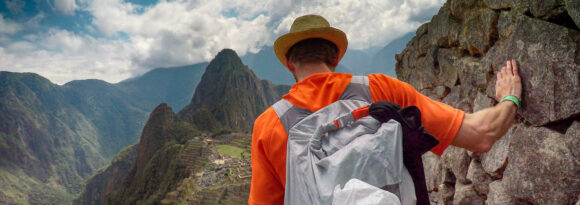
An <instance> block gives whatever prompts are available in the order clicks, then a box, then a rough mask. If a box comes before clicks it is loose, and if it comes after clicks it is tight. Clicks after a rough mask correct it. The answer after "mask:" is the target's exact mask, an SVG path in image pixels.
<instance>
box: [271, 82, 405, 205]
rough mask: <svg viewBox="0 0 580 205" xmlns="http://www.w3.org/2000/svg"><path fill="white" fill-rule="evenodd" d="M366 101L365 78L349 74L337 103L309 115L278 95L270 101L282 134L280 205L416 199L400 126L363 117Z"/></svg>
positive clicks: (380, 202)
mask: <svg viewBox="0 0 580 205" xmlns="http://www.w3.org/2000/svg"><path fill="white" fill-rule="evenodd" d="M371 103H372V99H371V95H370V90H369V83H368V78H367V77H366V76H353V78H352V80H351V82H350V84H349V85H348V87H347V88H346V89H345V91H344V92H343V93H342V95H341V97H340V98H339V100H338V101H336V102H334V103H332V104H330V105H328V106H326V107H324V108H322V109H320V110H318V111H316V112H314V113H312V112H310V111H309V110H306V109H303V108H299V107H296V106H294V105H292V104H291V103H290V102H289V101H287V100H284V99H282V100H280V101H278V102H277V103H275V104H274V105H273V108H274V110H275V112H276V114H277V115H278V117H279V118H280V120H281V122H282V124H283V126H284V129H285V130H286V133H287V134H288V145H287V156H286V188H285V195H284V204H287V205H290V204H292V205H294V204H295V205H302V204H321V205H322V204H323V205H327V204H347V203H358V204H360V203H364V204H369V203H374V204H399V203H402V204H415V203H416V197H415V190H414V186H413V181H412V179H411V176H410V175H409V172H408V171H407V169H406V168H405V166H404V164H403V151H402V150H403V148H402V147H403V146H402V139H403V136H402V129H401V125H400V124H399V122H397V121H395V120H390V121H388V122H386V123H381V122H379V121H377V120H376V119H374V118H372V117H370V116H368V106H369V105H370V104H371ZM365 108H366V109H367V111H366V115H367V116H365V114H364V113H365ZM361 113H363V114H361ZM349 181H350V182H349ZM347 183H349V184H350V185H349V186H348V191H346V189H347V187H345V185H347ZM369 187H371V189H369ZM372 187H374V188H376V189H372ZM379 188H380V189H379ZM342 189H344V191H342ZM377 190H378V192H377ZM335 193H336V195H340V196H335ZM377 193H378V195H377ZM345 194H346V196H345ZM373 194H375V195H373ZM393 195H395V196H397V197H396V198H398V199H399V200H400V202H399V201H395V200H394V199H393V198H392V197H390V196H393ZM377 197H379V198H381V197H382V198H381V200H375V199H377ZM396 198H395V199H396ZM342 199H351V200H352V201H344V200H342ZM369 199H373V200H374V201H369ZM384 202H386V203H384Z"/></svg>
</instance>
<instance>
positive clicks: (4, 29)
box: [0, 14, 22, 35]
mask: <svg viewBox="0 0 580 205" xmlns="http://www.w3.org/2000/svg"><path fill="white" fill-rule="evenodd" d="M21 29H22V27H21V26H20V25H19V24H17V23H15V22H13V21H11V20H9V19H4V17H3V16H2V14H0V35H1V34H15V33H16V32H18V31H20V30H21Z"/></svg>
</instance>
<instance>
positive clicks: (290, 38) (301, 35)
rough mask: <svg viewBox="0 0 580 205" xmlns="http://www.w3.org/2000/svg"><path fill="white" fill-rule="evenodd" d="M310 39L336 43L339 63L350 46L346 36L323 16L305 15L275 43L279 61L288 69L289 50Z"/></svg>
mask: <svg viewBox="0 0 580 205" xmlns="http://www.w3.org/2000/svg"><path fill="white" fill-rule="evenodd" d="M309 38H322V39H325V40H328V41H330V42H332V43H334V44H335V45H336V47H338V61H340V59H342V57H343V56H344V53H345V52H346V47H347V46H348V41H347V39H346V34H344V32H342V31H341V30H339V29H337V28H334V27H330V23H328V21H326V19H324V18H323V17H322V16H318V15H305V16H301V17H298V18H296V20H294V23H292V27H290V32H289V33H287V34H285V35H283V36H280V37H279V38H278V39H276V42H274V52H275V53H276V56H277V57H278V60H280V62H281V63H282V64H283V65H284V66H286V67H288V65H286V53H288V50H290V48H291V47H292V46H293V45H294V44H296V43H298V42H300V41H302V40H306V39H309Z"/></svg>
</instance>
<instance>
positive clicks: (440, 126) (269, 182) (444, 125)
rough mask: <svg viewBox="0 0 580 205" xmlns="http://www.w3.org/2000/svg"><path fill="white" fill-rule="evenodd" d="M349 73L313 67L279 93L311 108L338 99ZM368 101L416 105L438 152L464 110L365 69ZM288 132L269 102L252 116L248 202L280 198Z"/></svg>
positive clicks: (450, 137) (451, 135) (455, 129)
mask: <svg viewBox="0 0 580 205" xmlns="http://www.w3.org/2000/svg"><path fill="white" fill-rule="evenodd" d="M351 78H352V74H345V73H318V74H314V75H311V76H309V77H308V78H306V79H304V80H302V81H300V82H298V83H296V84H294V86H292V88H291V89H290V91H289V92H288V94H286V95H284V96H283V97H282V98H284V99H286V100H288V101H290V102H291V103H292V104H293V105H295V106H298V107H301V108H304V109H307V110H310V111H312V112H316V111H317V110H319V109H320V108H323V107H325V106H327V105H329V104H331V103H333V102H334V101H336V100H338V98H339V97H340V95H341V94H342V92H343V91H344V90H345V89H346V87H347V86H348V84H349V83H350V79H351ZM368 78H369V88H370V92H371V96H372V99H373V102H376V101H390V102H394V103H396V104H398V105H399V106H401V107H407V106H411V105H414V106H417V107H418V108H419V110H421V122H422V123H423V126H424V127H425V129H426V130H427V131H429V132H430V133H431V134H433V135H434V136H435V137H436V138H437V139H438V140H439V144H438V145H437V146H436V147H435V148H433V149H432V150H431V151H432V152H434V153H435V154H438V155H441V154H442V153H443V151H444V150H445V148H447V146H449V144H451V142H452V141H453V139H454V138H455V135H456V134H457V132H458V131H459V127H461V123H462V122H463V116H464V115H465V113H464V112H463V111H461V110H458V109H455V108H452V107H451V106H449V105H446V104H443V103H440V102H437V101H434V100H431V99H430V98H429V97H426V96H424V95H422V94H420V93H419V92H417V91H416V90H415V89H414V88H413V87H412V86H411V85H409V84H407V83H404V82H402V81H399V80H397V79H394V78H391V77H388V76H386V75H382V74H371V75H368ZM287 140H288V135H287V134H286V131H285V130H284V127H283V126H282V123H281V121H280V119H279V118H278V116H277V115H276V112H275V111H274V109H273V108H272V107H270V108H268V109H267V110H266V111H264V113H262V115H260V116H259V117H258V119H256V121H255V123H254V130H253V134H252V183H251V190H250V198H249V201H248V202H249V204H283V203H284V187H285V184H286V143H287Z"/></svg>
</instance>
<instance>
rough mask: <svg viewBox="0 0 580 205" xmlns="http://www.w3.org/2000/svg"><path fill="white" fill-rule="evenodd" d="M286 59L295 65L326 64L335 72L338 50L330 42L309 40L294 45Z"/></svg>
mask: <svg viewBox="0 0 580 205" xmlns="http://www.w3.org/2000/svg"><path fill="white" fill-rule="evenodd" d="M286 59H287V60H289V61H290V62H292V63H294V64H307V63H324V64H326V65H327V66H328V67H330V68H332V69H333V70H334V67H336V65H337V64H338V48H337V47H336V45H335V44H334V43H332V42H330V41H328V40H325V39H322V38H309V39H306V40H302V41H300V42H298V43H296V44H294V45H293V46H292V47H291V48H290V50H288V53H286Z"/></svg>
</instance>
